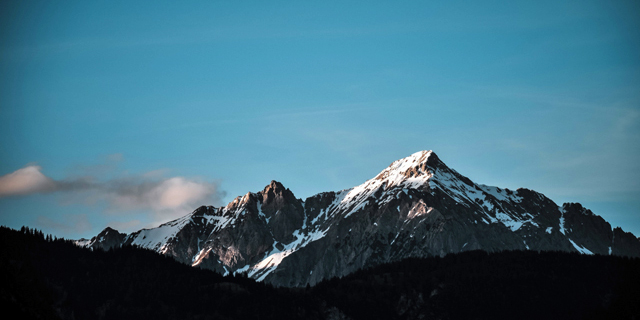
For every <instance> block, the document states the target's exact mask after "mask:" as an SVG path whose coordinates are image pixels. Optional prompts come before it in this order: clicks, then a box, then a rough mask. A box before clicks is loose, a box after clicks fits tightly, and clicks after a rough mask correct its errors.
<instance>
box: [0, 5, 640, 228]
mask: <svg viewBox="0 0 640 320" xmlns="http://www.w3.org/2000/svg"><path fill="white" fill-rule="evenodd" d="M419 150H434V151H435V152H436V153H437V154H438V156H439V157H440V158H441V159H442V160H443V161H444V162H445V163H446V164H447V165H449V166H450V167H452V168H454V169H456V170H457V171H458V172H460V173H461V174H463V175H466V176H468V177H469V178H470V179H472V180H473V181H474V182H477V183H482V184H487V185H494V186H499V187H503V188H510V189H517V188H519V187H526V188H529V189H533V190H536V191H538V192H542V193H544V194H545V195H546V196H548V197H549V198H551V199H552V200H554V201H555V202H556V203H557V204H559V205H560V204H562V203H563V202H580V203H582V204H583V205H584V206H586V207H587V208H589V209H591V210H593V211H594V213H596V214H598V215H601V216H602V217H604V218H605V220H607V221H608V222H610V223H611V224H612V225H613V226H614V227H615V226H621V227H622V228H623V229H624V230H626V231H631V232H633V233H634V234H636V235H640V4H639V3H638V2H637V1H571V2H565V1H536V2H531V1H511V2H508V3H504V2H498V1H496V2H492V1H483V2H481V3H480V2H471V3H469V2H456V1H451V2H447V3H446V4H439V3H436V2H425V1H415V2H414V1H403V2H375V1H373V2H371V1H369V2H345V1H337V2H331V1H322V2H318V3H314V4H302V3H300V2H293V1H291V2H289V1H276V2H270V3H268V4H267V3H263V2H244V4H240V3H238V2H236V1H228V2H227V1H225V2H219V1H215V2H214V1H203V2H180V3H179V4H171V3H158V2H135V3H131V2H130V1H110V2H86V1H69V2H51V1H48V2H47V1H42V2H40V1H3V2H2V3H0V224H2V225H7V226H9V227H13V228H19V227H20V226H22V225H28V226H30V227H36V228H39V229H42V230H44V231H45V232H47V233H52V234H55V235H57V236H64V237H68V238H80V237H91V236H93V235H95V234H97V233H98V232H99V231H100V230H102V229H103V228H105V227H106V226H107V225H110V226H112V227H114V228H116V229H119V230H121V231H125V232H131V231H135V230H138V229H140V228H143V227H150V226H155V225H157V224H159V223H162V222H166V221H168V220H170V219H173V218H176V217H179V216H182V215H184V214H187V213H189V212H190V211H191V210H193V209H195V208H196V207H197V206H199V205H204V204H207V205H224V204H226V203H227V202H229V201H231V200H232V199H233V198H234V197H236V196H239V195H243V194H245V193H247V192H249V191H251V192H257V191H260V190H262V189H263V188H264V186H265V185H267V184H268V183H269V182H270V181H271V180H278V181H280V182H282V183H283V184H284V185H285V186H286V187H288V188H290V189H291V190H292V191H293V192H294V193H295V194H296V196H297V197H299V198H303V199H304V198H306V197H308V196H311V195H313V194H315V193H318V192H322V191H331V190H340V189H345V188H350V187H352V186H356V185H358V184H361V183H362V182H364V181H365V180H367V179H370V178H372V177H374V176H375V175H376V174H377V173H378V172H380V171H382V170H383V169H384V168H385V167H386V166H388V165H389V164H390V163H391V162H392V161H394V160H397V159H400V158H403V157H406V156H409V155H410V154H412V153H414V152H416V151H419Z"/></svg>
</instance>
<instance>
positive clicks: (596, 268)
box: [0, 227, 640, 320]
mask: <svg viewBox="0 0 640 320" xmlns="http://www.w3.org/2000/svg"><path fill="white" fill-rule="evenodd" d="M0 240H1V242H0V245H1V246H2V250H1V251H0V258H1V259H0V274H1V275H2V279H1V280H2V288H1V290H0V303H2V307H3V310H5V312H7V314H17V315H19V317H18V318H20V319H139V318H143V319H148V318H153V319H328V318H340V317H344V318H351V319H367V320H370V319H429V318H437V319H512V318H517V319H541V318H547V319H549V318H551V319H633V317H635V318H636V319H638V318H640V259H637V258H635V259H630V258H623V257H610V256H585V255H580V254H572V253H563V252H532V251H514V252H500V253H486V252H483V251H472V252H465V253H460V254H455V255H454V254H452V255H447V256H445V257H432V258H426V259H408V260H403V261H400V262H396V263H392V264H386V265H381V266H378V267H375V268H371V269H367V270H361V271H358V272H356V273H353V274H351V275H349V276H347V277H344V278H342V279H331V280H326V281H323V282H321V283H319V284H318V285H316V286H315V287H311V288H273V287H272V286H270V285H266V284H264V283H258V282H255V281H254V280H252V279H248V278H246V277H244V276H227V277H223V276H222V275H220V274H217V273H215V272H212V271H209V270H202V269H198V268H193V267H190V266H187V265H184V264H181V263H179V262H177V261H175V260H173V259H172V258H169V257H166V256H163V255H160V254H157V253H155V252H153V251H148V250H144V249H140V248H136V247H123V248H117V249H112V250H109V251H101V250H96V251H91V250H89V249H85V248H79V247H77V246H76V245H74V243H73V242H72V241H68V240H64V239H57V238H55V237H51V236H47V235H44V234H43V233H42V232H41V231H38V230H34V229H29V228H22V229H21V230H20V231H16V230H12V229H8V228H4V227H0Z"/></svg>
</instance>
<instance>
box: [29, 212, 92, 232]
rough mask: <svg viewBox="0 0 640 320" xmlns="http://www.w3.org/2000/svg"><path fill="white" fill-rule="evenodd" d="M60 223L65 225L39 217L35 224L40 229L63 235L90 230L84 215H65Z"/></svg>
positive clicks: (87, 219)
mask: <svg viewBox="0 0 640 320" xmlns="http://www.w3.org/2000/svg"><path fill="white" fill-rule="evenodd" d="M62 221H66V222H67V223H60V222H58V221H54V220H52V219H51V218H49V217H46V216H39V217H38V218H37V220H36V224H37V225H38V226H40V227H41V228H46V229H53V230H56V231H59V232H64V233H83V232H87V231H90V230H91V223H90V222H89V218H88V217H87V215H86V214H78V215H65V217H64V219H62Z"/></svg>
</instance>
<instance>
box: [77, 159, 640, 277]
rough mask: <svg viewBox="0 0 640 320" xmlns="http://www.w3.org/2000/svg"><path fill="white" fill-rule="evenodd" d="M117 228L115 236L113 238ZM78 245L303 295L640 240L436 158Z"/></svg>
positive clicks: (638, 252)
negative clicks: (441, 263)
mask: <svg viewBox="0 0 640 320" xmlns="http://www.w3.org/2000/svg"><path fill="white" fill-rule="evenodd" d="M107 229H109V230H107ZM107 229H105V231H108V232H105V231H103V232H101V233H100V234H99V235H98V236H96V237H94V238H92V239H91V240H89V241H88V240H81V241H78V245H81V246H87V247H91V248H102V249H108V248H110V247H112V246H118V245H138V246H141V247H144V248H147V249H150V250H154V251H157V252H160V253H162V254H165V255H169V256H171V257H173V258H175V259H176V260H178V261H181V262H183V263H186V264H190V265H192V266H194V267H201V268H207V269H212V270H216V271H218V272H221V273H223V274H229V273H235V274H238V273H244V274H247V275H248V276H249V277H252V278H254V279H256V280H258V281H265V282H269V283H272V284H275V285H279V286H304V285H307V284H311V285H313V284H315V283H317V282H319V281H321V280H323V279H327V278H331V277H335V276H344V275H347V274H349V273H351V272H353V271H356V270H358V269H360V268H364V267H370V266H374V265H378V264H381V263H387V262H392V261H398V260H401V259H404V258H409V257H428V256H436V255H440V256H442V255H445V254H447V253H457V252H461V251H468V250H476V249H481V250H486V251H502V250H538V251H545V250H558V251H578V252H581V253H584V254H601V255H610V254H613V255H626V256H640V240H639V239H638V238H636V237H635V236H634V235H632V234H631V233H627V232H624V231H622V229H620V228H616V229H613V230H612V228H611V226H610V224H609V223H607V222H606V221H605V220H604V219H602V217H600V216H597V215H595V214H593V213H592V212H591V211H590V210H588V209H585V208H584V207H582V206H581V205H580V204H577V203H565V204H563V205H562V206H558V205H557V204H556V203H554V202H553V201H552V200H551V199H549V198H547V197H546V196H544V195H543V194H541V193H538V192H535V191H532V190H528V189H524V188H521V189H518V190H515V191H512V190H509V189H501V188H498V187H492V186H486V185H482V184H476V183H474V182H473V181H471V180H470V179H468V178H467V177H465V176H463V175H461V174H459V173H458V172H456V171H455V170H453V169H451V168H449V167H447V166H446V165H445V164H444V163H443V162H442V161H441V160H440V159H439V157H438V156H437V155H436V154H435V153H434V152H432V151H421V152H417V153H414V154H412V155H411V156H409V157H407V158H404V159H400V160H398V161H395V162H393V163H392V164H391V165H390V166H389V167H388V168H386V169H385V170H383V171H382V172H380V173H379V174H378V175H377V176H376V177H374V178H373V179H370V180H368V181H366V182H365V183H363V184H361V185H359V186H356V187H354V188H351V189H346V190H341V191H337V192H324V193H320V194H317V195H314V196H312V197H309V198H307V199H306V200H304V201H303V200H301V199H297V198H296V197H295V196H294V194H293V193H292V192H291V191H290V190H289V189H287V188H285V187H284V186H283V185H282V184H281V183H279V182H276V181H272V182H271V183H270V184H269V185H267V186H266V187H265V188H264V189H263V190H262V191H260V192H257V193H247V194H246V195H244V196H242V197H237V198H235V199H234V200H233V201H232V202H230V203H229V204H228V205H227V206H225V207H220V208H216V207H212V206H202V207H200V208H198V209H196V210H195V211H193V212H192V213H190V214H188V215H186V216H184V217H182V218H179V219H176V220H174V221H171V222H168V223H165V224H163V225H161V226H159V227H157V228H153V229H142V230H139V231H137V232H133V233H131V234H129V235H124V234H121V233H118V232H116V231H115V230H113V229H110V228H107Z"/></svg>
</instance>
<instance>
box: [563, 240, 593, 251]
mask: <svg viewBox="0 0 640 320" xmlns="http://www.w3.org/2000/svg"><path fill="white" fill-rule="evenodd" d="M567 239H569V238H567ZM569 241H570V242H571V244H572V245H573V247H574V248H576V250H578V251H579V252H580V253H582V254H593V252H591V251H589V249H587V248H585V247H582V246H579V245H577V244H576V243H575V242H573V240H571V239H569Z"/></svg>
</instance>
